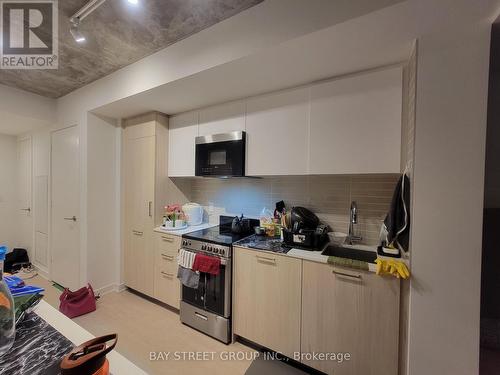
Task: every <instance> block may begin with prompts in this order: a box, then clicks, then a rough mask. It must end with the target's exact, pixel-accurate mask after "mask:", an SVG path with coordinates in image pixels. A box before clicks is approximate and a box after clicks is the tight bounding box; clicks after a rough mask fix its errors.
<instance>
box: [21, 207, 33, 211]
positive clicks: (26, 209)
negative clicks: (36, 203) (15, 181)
mask: <svg viewBox="0 0 500 375" xmlns="http://www.w3.org/2000/svg"><path fill="white" fill-rule="evenodd" d="M21 211H26V212H31V208H29V207H28V208H21Z"/></svg>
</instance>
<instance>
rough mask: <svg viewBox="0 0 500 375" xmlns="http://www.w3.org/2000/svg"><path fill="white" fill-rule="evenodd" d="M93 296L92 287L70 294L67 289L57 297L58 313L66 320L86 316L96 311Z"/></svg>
mask: <svg viewBox="0 0 500 375" xmlns="http://www.w3.org/2000/svg"><path fill="white" fill-rule="evenodd" d="M95 300H96V298H95V294H94V290H93V289H92V286H91V285H90V284H88V286H86V287H83V288H81V289H78V290H77V291H76V292H72V291H71V290H69V289H68V288H66V289H64V292H63V293H62V294H61V296H60V297H59V301H60V304H59V311H60V312H62V313H63V314H64V315H66V316H67V317H68V318H75V317H77V316H80V315H84V314H88V313H89V312H92V311H95V310H96V303H95Z"/></svg>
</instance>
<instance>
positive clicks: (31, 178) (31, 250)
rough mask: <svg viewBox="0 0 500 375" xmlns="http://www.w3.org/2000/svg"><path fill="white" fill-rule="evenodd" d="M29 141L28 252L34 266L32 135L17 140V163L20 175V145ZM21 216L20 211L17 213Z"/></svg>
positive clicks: (22, 136)
mask: <svg viewBox="0 0 500 375" xmlns="http://www.w3.org/2000/svg"><path fill="white" fill-rule="evenodd" d="M25 141H29V143H30V144H29V149H30V168H29V169H30V170H29V174H30V176H29V178H30V209H31V211H30V212H29V213H28V216H29V217H30V218H31V228H30V234H31V249H27V250H28V254H29V256H30V259H31V263H33V264H34V261H35V212H34V209H35V205H34V191H33V180H34V179H33V177H34V176H33V175H34V173H33V171H34V165H33V164H34V148H33V137H32V136H31V134H28V135H21V136H19V137H17V139H16V158H17V159H16V161H17V164H18V165H17V169H18V170H17V173H19V159H18V158H19V144H20V143H21V142H25ZM18 181H19V175H18V176H17V182H18ZM18 202H19V200H18V199H17V200H16V210H18V209H20V207H17V206H18ZM17 213H18V214H19V211H18V212H17Z"/></svg>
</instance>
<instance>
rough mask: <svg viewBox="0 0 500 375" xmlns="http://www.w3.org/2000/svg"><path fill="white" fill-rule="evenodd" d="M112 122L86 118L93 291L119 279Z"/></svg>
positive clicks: (89, 272)
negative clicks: (88, 147)
mask: <svg viewBox="0 0 500 375" xmlns="http://www.w3.org/2000/svg"><path fill="white" fill-rule="evenodd" d="M119 130H120V129H119V128H117V127H116V122H114V121H112V120H109V119H103V118H99V117H97V116H95V115H93V114H90V113H89V115H88V122H87V142H88V144H89V145H91V148H90V149H89V152H88V153H87V168H88V174H87V221H88V224H87V231H88V233H89V234H90V235H89V236H88V238H87V249H88V250H87V275H88V280H89V282H90V283H92V286H93V287H94V288H95V289H102V288H106V287H111V288H112V287H113V286H115V285H116V284H117V281H118V279H119V276H120V269H121V264H120V258H121V256H120V245H119V242H118V237H117V233H119V230H120V216H119V195H120V190H119V189H117V186H116V181H117V179H118V178H119V176H120V173H119V171H120V163H119V159H118V158H117V155H119V153H117V149H118V148H119V137H120V132H119Z"/></svg>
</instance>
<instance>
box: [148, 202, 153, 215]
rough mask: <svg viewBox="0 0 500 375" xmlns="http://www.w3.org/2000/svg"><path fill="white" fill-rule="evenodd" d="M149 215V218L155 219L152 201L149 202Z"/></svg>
mask: <svg viewBox="0 0 500 375" xmlns="http://www.w3.org/2000/svg"><path fill="white" fill-rule="evenodd" d="M148 213H149V217H153V202H151V201H149V202H148Z"/></svg>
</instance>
